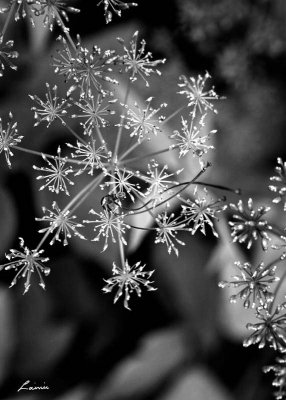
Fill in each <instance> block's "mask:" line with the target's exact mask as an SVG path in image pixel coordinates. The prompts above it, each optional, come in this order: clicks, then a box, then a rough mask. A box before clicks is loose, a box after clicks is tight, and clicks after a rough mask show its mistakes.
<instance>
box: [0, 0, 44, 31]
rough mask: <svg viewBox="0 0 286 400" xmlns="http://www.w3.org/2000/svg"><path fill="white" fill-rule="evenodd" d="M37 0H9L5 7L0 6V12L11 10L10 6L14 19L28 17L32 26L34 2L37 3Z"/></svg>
mask: <svg viewBox="0 0 286 400" xmlns="http://www.w3.org/2000/svg"><path fill="white" fill-rule="evenodd" d="M38 3H39V0H10V3H9V5H8V6H7V7H4V8H1V9H0V13H7V12H9V11H10V10H11V8H12V7H14V9H15V14H14V19H15V21H19V19H20V18H26V17H27V16H28V17H29V20H30V21H31V23H32V25H33V26H34V20H33V15H34V8H33V6H34V5H35V4H38Z"/></svg>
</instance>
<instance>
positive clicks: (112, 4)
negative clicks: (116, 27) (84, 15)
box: [97, 0, 138, 24]
mask: <svg viewBox="0 0 286 400" xmlns="http://www.w3.org/2000/svg"><path fill="white" fill-rule="evenodd" d="M101 4H103V6H104V16H105V21H106V23H107V24H108V23H109V22H111V21H112V13H113V12H114V13H115V14H117V15H118V17H121V11H122V10H127V9H128V8H130V7H136V6H137V5H138V4H137V3H126V2H124V1H121V0H100V1H99V2H98V3H97V5H98V6H100V5H101Z"/></svg>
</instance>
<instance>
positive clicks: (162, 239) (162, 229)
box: [155, 211, 188, 257]
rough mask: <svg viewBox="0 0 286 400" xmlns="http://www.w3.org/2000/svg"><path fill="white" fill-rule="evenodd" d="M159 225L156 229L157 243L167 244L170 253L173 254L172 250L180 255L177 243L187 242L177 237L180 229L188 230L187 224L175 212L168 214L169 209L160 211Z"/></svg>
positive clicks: (157, 221) (157, 218)
mask: <svg viewBox="0 0 286 400" xmlns="http://www.w3.org/2000/svg"><path fill="white" fill-rule="evenodd" d="M155 221H156V224H157V227H156V228H155V229H156V239H155V243H156V244H157V243H162V244H165V245H166V246H167V250H168V253H169V254H171V252H172V251H174V253H175V254H176V256H177V257H178V256H179V250H178V249H177V247H176V245H177V244H180V245H182V246H184V245H185V243H184V242H183V241H182V240H180V239H178V238H177V234H178V232H179V231H182V230H188V228H186V226H185V224H184V223H182V221H181V220H180V219H179V217H175V214H174V213H172V214H170V215H168V214H167V211H164V212H163V213H160V214H158V215H157V217H156V219H155Z"/></svg>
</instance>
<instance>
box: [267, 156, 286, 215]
mask: <svg viewBox="0 0 286 400" xmlns="http://www.w3.org/2000/svg"><path fill="white" fill-rule="evenodd" d="M277 164H278V165H277V166H276V167H275V172H276V174H277V175H276V176H272V177H271V178H270V180H271V181H272V182H273V183H271V185H269V186H268V187H269V189H270V190H271V191H272V192H274V193H275V194H276V197H275V198H274V199H273V200H272V201H273V203H280V202H281V201H283V202H284V211H286V162H283V160H282V158H281V157H278V158H277Z"/></svg>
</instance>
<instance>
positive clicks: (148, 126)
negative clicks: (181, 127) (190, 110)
mask: <svg viewBox="0 0 286 400" xmlns="http://www.w3.org/2000/svg"><path fill="white" fill-rule="evenodd" d="M152 99H153V97H149V98H148V99H147V100H146V107H145V108H142V107H141V106H140V105H139V104H138V103H137V102H135V103H134V107H133V108H131V107H128V106H125V108H126V109H127V113H126V116H125V119H124V123H125V124H124V127H125V128H126V129H128V130H130V137H134V136H136V137H137V138H138V142H139V143H140V142H141V141H142V140H143V139H150V138H151V137H152V136H156V135H157V133H158V132H160V131H161V128H160V124H161V123H162V122H163V121H164V119H165V117H164V116H163V115H157V114H158V113H159V112H160V111H161V109H162V108H165V107H167V104H166V103H162V104H161V105H160V106H159V107H158V108H153V107H151V101H152Z"/></svg>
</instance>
